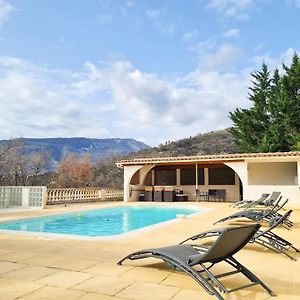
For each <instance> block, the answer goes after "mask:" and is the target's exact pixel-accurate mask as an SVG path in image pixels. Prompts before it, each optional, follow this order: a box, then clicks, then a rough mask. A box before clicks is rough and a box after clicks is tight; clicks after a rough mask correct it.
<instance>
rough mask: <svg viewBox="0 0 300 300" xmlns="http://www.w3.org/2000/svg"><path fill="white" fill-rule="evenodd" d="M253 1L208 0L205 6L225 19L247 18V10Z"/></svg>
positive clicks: (252, 4)
mask: <svg viewBox="0 0 300 300" xmlns="http://www.w3.org/2000/svg"><path fill="white" fill-rule="evenodd" d="M254 2H255V0H208V3H207V5H206V7H207V8H208V9H210V10H213V11H215V12H216V13H217V14H218V15H220V16H222V17H223V18H226V19H229V18H234V19H237V20H248V19H249V13H248V12H249V10H250V9H251V8H252V7H253V6H254Z"/></svg>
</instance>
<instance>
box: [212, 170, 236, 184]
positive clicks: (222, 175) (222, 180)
mask: <svg viewBox="0 0 300 300" xmlns="http://www.w3.org/2000/svg"><path fill="white" fill-rule="evenodd" d="M208 181H209V185H235V172H234V171H233V170H232V169H230V168H228V167H222V168H210V169H209V170H208Z"/></svg>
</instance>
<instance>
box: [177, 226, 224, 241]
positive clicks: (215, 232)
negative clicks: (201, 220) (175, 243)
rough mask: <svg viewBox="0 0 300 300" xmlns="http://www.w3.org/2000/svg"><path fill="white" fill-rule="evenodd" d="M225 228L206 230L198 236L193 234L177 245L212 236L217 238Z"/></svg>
mask: <svg viewBox="0 0 300 300" xmlns="http://www.w3.org/2000/svg"><path fill="white" fill-rule="evenodd" d="M225 229H226V228H216V229H213V230H208V231H204V232H201V233H198V234H195V235H193V236H191V237H189V238H187V239H186V240H184V241H182V242H180V243H179V244H180V245H181V244H184V243H185V242H187V241H189V240H192V241H195V240H198V239H204V238H208V237H214V236H219V235H220V234H221V233H222V232H223V231H224V230H225Z"/></svg>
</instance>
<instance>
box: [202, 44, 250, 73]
mask: <svg viewBox="0 0 300 300" xmlns="http://www.w3.org/2000/svg"><path fill="white" fill-rule="evenodd" d="M243 54H244V53H243V51H242V50H241V49H239V48H237V47H234V46H232V45H229V44H223V45H220V46H219V47H218V48H217V49H216V50H215V51H214V52H212V51H207V52H203V53H201V56H200V68H201V69H204V70H220V71H221V70H223V69H227V68H231V67H233V65H234V63H235V62H236V61H238V60H240V59H241V58H242V57H243Z"/></svg>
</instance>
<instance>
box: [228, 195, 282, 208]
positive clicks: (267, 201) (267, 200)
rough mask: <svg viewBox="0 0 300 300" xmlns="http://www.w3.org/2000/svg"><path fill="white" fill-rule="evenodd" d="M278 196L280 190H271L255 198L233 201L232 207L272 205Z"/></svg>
mask: <svg viewBox="0 0 300 300" xmlns="http://www.w3.org/2000/svg"><path fill="white" fill-rule="evenodd" d="M279 196H280V192H272V194H271V195H269V194H262V195H261V197H260V198H259V199H257V200H243V201H238V202H235V203H234V205H233V207H237V208H250V207H255V206H272V205H273V203H275V202H276V201H277V200H278V198H279Z"/></svg>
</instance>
